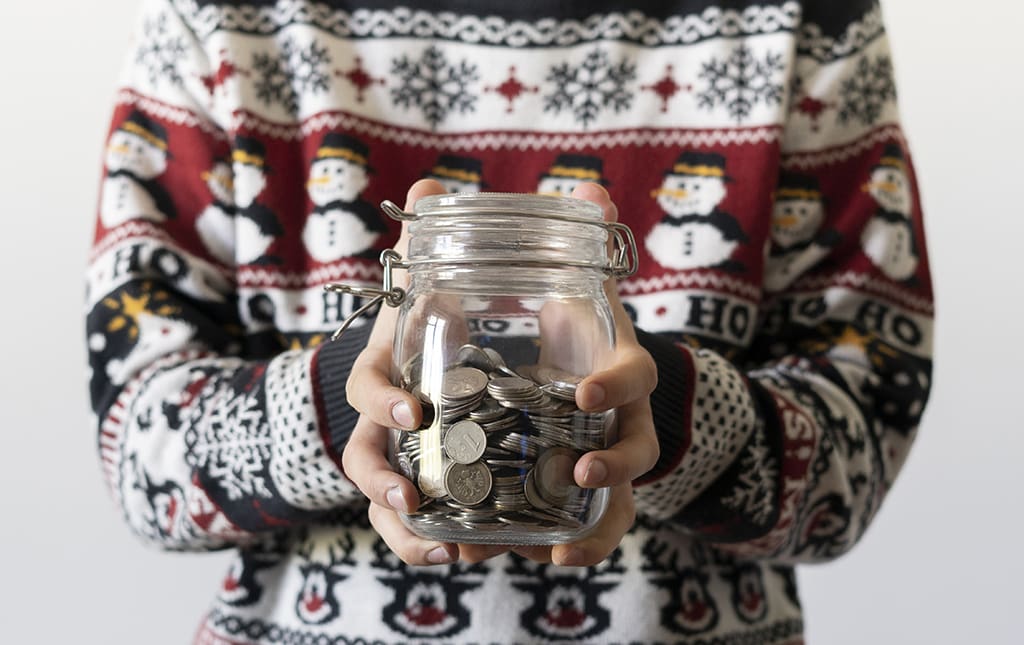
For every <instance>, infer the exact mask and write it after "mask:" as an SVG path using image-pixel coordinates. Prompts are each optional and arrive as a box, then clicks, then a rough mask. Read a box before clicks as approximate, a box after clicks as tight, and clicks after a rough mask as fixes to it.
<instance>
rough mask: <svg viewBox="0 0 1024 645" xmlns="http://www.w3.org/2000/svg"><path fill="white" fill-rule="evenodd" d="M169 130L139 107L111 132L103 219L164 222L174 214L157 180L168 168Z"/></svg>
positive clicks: (109, 224) (115, 222)
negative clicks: (139, 109)
mask: <svg viewBox="0 0 1024 645" xmlns="http://www.w3.org/2000/svg"><path fill="white" fill-rule="evenodd" d="M168 158H169V153H168V144H167V131H166V130H165V129H164V127H163V126H161V125H160V124H159V123H156V122H155V121H153V120H152V119H150V118H149V117H147V116H146V115H144V114H142V113H141V112H139V111H135V112H132V113H131V114H130V115H129V116H128V118H126V119H125V120H124V122H122V123H121V125H120V126H118V128H117V129H116V130H114V132H113V133H112V134H111V135H110V139H109V141H108V142H107V149H106V153H105V165H106V177H105V178H104V179H103V190H102V197H101V199H100V221H101V222H102V223H103V226H104V227H106V228H114V227H115V226H119V225H121V224H124V223H125V222H127V221H129V220H134V219H143V220H148V221H152V222H163V221H165V220H167V219H173V218H174V217H175V209H174V204H173V202H172V201H171V198H170V195H169V194H168V193H167V191H166V190H164V188H163V186H161V185H160V184H159V183H158V182H157V178H158V177H160V176H161V175H162V174H163V173H164V171H166V170H167V161H168Z"/></svg>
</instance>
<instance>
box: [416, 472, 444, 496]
mask: <svg viewBox="0 0 1024 645" xmlns="http://www.w3.org/2000/svg"><path fill="white" fill-rule="evenodd" d="M416 484H417V485H418V486H419V489H420V492H421V493H423V494H424V495H426V496H427V497H432V498H434V499H438V498H441V497H447V496H448V491H447V490H445V483H444V480H443V478H442V479H435V478H434V477H431V476H430V473H427V472H426V471H420V475H419V477H417V478H416Z"/></svg>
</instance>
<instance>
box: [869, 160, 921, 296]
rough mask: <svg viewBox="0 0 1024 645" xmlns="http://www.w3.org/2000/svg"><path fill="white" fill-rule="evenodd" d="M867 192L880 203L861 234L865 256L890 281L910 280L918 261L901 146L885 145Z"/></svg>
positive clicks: (912, 203) (908, 179) (911, 202)
mask: <svg viewBox="0 0 1024 645" xmlns="http://www.w3.org/2000/svg"><path fill="white" fill-rule="evenodd" d="M864 191H865V192H867V193H868V194H870V195H871V197H873V198H874V200H875V202H876V203H877V204H878V210H877V211H876V212H875V214H874V216H873V217H872V218H871V219H870V220H869V221H868V224H867V226H866V227H865V228H864V232H863V233H862V234H861V245H862V246H863V248H864V253H865V255H867V256H868V258H870V259H871V262H872V263H873V264H874V265H875V266H876V267H878V269H879V270H880V271H881V272H882V273H884V274H885V275H886V276H888V277H889V278H891V279H893V280H897V281H900V282H905V281H911V279H912V278H913V277H914V273H915V272H916V271H917V265H918V261H919V258H918V251H917V248H918V247H917V242H916V240H915V239H914V227H913V225H912V223H911V216H912V214H913V207H914V197H913V193H912V191H911V186H910V177H909V176H908V173H907V166H906V161H905V159H904V155H903V149H902V148H901V147H900V146H898V145H895V144H889V145H888V146H886V148H885V152H884V153H883V156H882V159H881V160H880V161H879V162H878V164H876V165H875V167H874V169H873V170H872V171H871V178H870V179H869V180H868V183H867V184H866V185H865V186H864Z"/></svg>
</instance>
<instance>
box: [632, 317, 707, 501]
mask: <svg viewBox="0 0 1024 645" xmlns="http://www.w3.org/2000/svg"><path fill="white" fill-rule="evenodd" d="M636 337H637V340H638V341H639V342H640V345H641V347H643V348H644V349H646V350H647V352H648V353H649V354H650V355H651V357H652V358H653V359H654V363H655V364H656V365H657V366H658V386H657V387H656V388H654V392H652V393H651V414H652V416H653V418H654V429H655V432H656V433H657V435H658V445H659V446H660V448H661V454H660V455H659V456H658V461H657V462H656V463H655V464H654V468H652V469H651V470H649V471H648V472H647V473H645V474H643V475H641V476H640V477H638V478H637V479H636V480H635V481H634V482H633V484H634V485H636V486H640V485H643V484H648V483H651V482H653V481H657V480H658V479H661V478H662V477H664V476H665V475H666V474H668V473H669V472H671V471H672V470H673V469H674V468H675V467H676V466H677V465H678V464H679V462H680V460H681V459H682V456H683V454H684V453H685V452H686V450H687V448H689V445H690V408H691V405H690V403H689V401H690V393H691V391H692V389H693V362H692V361H690V360H689V359H688V356H687V355H686V353H685V350H684V349H683V348H682V347H680V346H679V345H677V344H676V343H675V342H673V341H672V340H671V339H670V338H668V337H666V336H660V335H657V334H651V333H648V332H645V331H643V330H642V329H637V330H636Z"/></svg>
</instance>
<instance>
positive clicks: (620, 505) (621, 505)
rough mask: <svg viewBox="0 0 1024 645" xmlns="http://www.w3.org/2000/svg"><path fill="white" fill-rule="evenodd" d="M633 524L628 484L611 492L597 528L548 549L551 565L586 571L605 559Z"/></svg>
mask: <svg viewBox="0 0 1024 645" xmlns="http://www.w3.org/2000/svg"><path fill="white" fill-rule="evenodd" d="M635 521H636V508H635V507H634V505H633V490H632V488H631V487H630V486H629V485H628V484H623V485H621V486H616V487H615V488H613V489H612V492H611V499H609V501H608V509H607V510H606V511H605V514H604V517H603V518H602V519H601V521H600V522H599V523H598V525H597V527H596V528H595V529H594V530H593V531H592V532H591V533H590V534H589V535H587V536H586V537H585V538H583V539H582V540H579V541H577V542H572V543H570V544H559V545H556V546H555V547H553V548H552V549H551V561H552V562H554V563H555V564H557V565H559V566H566V567H588V566H592V565H595V564H597V563H598V562H600V561H601V560H604V559H605V558H607V557H608V556H609V555H610V554H611V552H612V551H614V550H615V547H617V546H618V545H619V543H620V542H621V541H622V536H623V535H625V534H626V531H628V530H629V529H630V527H632V526H633V522H635Z"/></svg>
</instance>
